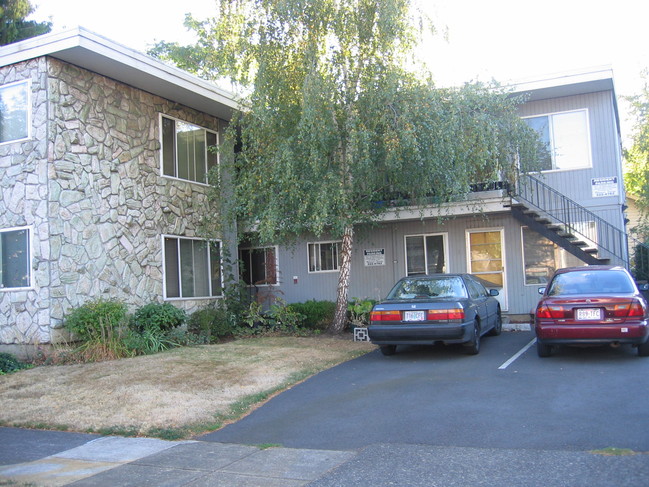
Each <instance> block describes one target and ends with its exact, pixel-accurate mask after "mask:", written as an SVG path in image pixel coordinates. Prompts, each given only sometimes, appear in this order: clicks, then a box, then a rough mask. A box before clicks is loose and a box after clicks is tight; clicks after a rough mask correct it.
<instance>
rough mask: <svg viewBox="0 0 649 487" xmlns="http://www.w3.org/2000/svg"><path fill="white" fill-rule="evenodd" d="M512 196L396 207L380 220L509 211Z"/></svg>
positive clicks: (424, 218)
mask: <svg viewBox="0 0 649 487" xmlns="http://www.w3.org/2000/svg"><path fill="white" fill-rule="evenodd" d="M510 203H511V198H509V197H507V196H503V195H499V196H490V197H485V198H475V199H468V200H465V201H458V202H454V203H445V204H443V205H438V206H435V205H431V206H410V207H403V208H395V209H394V210H388V211H386V212H385V213H382V214H381V215H379V217H378V218H377V221H379V222H395V221H412V220H426V219H436V218H445V217H454V216H466V215H477V214H483V213H502V212H506V211H509V205H510Z"/></svg>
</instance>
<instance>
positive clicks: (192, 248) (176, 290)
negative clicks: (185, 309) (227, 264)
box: [164, 236, 223, 298]
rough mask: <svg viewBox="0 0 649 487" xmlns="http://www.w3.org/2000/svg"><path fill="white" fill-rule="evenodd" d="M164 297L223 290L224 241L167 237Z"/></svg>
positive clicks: (200, 295) (206, 294) (216, 293)
mask: <svg viewBox="0 0 649 487" xmlns="http://www.w3.org/2000/svg"><path fill="white" fill-rule="evenodd" d="M164 275H165V298H205V297H214V296H220V295H221V294H222V288H223V283H222V278H221V242H218V241H209V242H208V241H207V240H202V239H195V238H181V237H168V236H166V237H164Z"/></svg>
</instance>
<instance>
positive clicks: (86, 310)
mask: <svg viewBox="0 0 649 487" xmlns="http://www.w3.org/2000/svg"><path fill="white" fill-rule="evenodd" d="M125 319H126V305H125V304H124V303H122V302H119V301H112V300H105V299H101V298H99V299H94V300H91V301H88V302H86V303H85V304H83V305H81V306H79V307H77V308H74V309H73V310H72V311H71V312H70V314H68V316H67V317H66V318H65V323H64V326H65V328H66V329H67V330H68V331H69V332H70V333H72V334H73V335H74V336H75V337H76V338H77V339H79V340H80V341H82V342H89V341H97V340H101V339H104V338H106V337H107V336H108V335H109V334H113V332H114V331H115V330H117V329H118V328H119V327H120V326H122V325H123V324H124V322H125Z"/></svg>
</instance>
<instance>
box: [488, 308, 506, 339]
mask: <svg viewBox="0 0 649 487" xmlns="http://www.w3.org/2000/svg"><path fill="white" fill-rule="evenodd" d="M502 331H503V317H502V314H501V312H500V308H498V313H497V314H496V323H495V324H494V327H493V328H492V329H491V330H489V336H493V337H495V336H498V335H500V333H501V332H502Z"/></svg>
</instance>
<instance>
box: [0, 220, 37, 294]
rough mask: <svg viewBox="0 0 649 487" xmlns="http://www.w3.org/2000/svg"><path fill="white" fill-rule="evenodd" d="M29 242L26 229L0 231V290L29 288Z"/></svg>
mask: <svg viewBox="0 0 649 487" xmlns="http://www.w3.org/2000/svg"><path fill="white" fill-rule="evenodd" d="M29 241H30V235H29V230H28V229H27V228H17V229H7V230H0V289H2V290H4V289H20V288H28V287H30V285H31V275H30V266H29V261H30V253H29V249H30V244H29Z"/></svg>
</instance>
